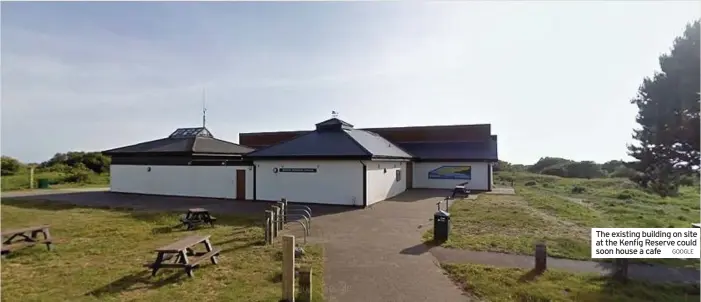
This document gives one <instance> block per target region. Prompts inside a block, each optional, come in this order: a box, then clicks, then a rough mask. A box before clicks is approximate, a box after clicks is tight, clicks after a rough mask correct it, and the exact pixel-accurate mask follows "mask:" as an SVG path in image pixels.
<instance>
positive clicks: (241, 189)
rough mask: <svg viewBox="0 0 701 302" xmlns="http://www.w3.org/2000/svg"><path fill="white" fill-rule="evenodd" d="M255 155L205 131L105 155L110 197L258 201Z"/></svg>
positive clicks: (190, 131) (175, 134)
mask: <svg viewBox="0 0 701 302" xmlns="http://www.w3.org/2000/svg"><path fill="white" fill-rule="evenodd" d="M251 151H253V149H251V148H248V147H244V146H241V145H237V144H234V143H230V142H227V141H223V140H219V139H216V138H214V137H213V136H212V134H211V133H210V132H209V130H207V129H206V128H181V129H177V130H176V131H175V132H173V134H171V135H170V136H168V137H166V138H163V139H158V140H153V141H149V142H144V143H139V144H136V145H130V146H126V147H122V148H116V149H111V150H107V151H103V154H105V155H110V156H111V157H112V164H111V165H110V191H112V192H119V193H138V194H153V195H171V196H193V197H211V198H230V199H241V200H244V199H248V200H250V199H253V198H254V197H253V192H254V189H253V166H252V164H251V162H250V161H245V160H243V155H244V154H246V153H248V152H251Z"/></svg>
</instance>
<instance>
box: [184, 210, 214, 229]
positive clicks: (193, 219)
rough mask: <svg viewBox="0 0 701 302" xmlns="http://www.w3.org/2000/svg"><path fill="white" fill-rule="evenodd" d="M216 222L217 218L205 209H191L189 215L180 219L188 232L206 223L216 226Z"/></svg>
mask: <svg viewBox="0 0 701 302" xmlns="http://www.w3.org/2000/svg"><path fill="white" fill-rule="evenodd" d="M215 221H217V218H216V217H214V216H212V215H210V214H209V211H208V210H207V209H203V208H194V209H189V210H188V211H187V214H185V216H183V217H181V218H180V222H182V224H183V225H184V226H185V227H187V229H188V230H192V229H194V228H195V227H196V226H198V225H200V224H204V223H208V224H209V225H210V226H214V222H215Z"/></svg>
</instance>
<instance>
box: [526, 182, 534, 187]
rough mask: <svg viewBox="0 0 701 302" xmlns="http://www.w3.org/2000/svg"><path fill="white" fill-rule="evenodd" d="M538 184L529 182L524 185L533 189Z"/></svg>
mask: <svg viewBox="0 0 701 302" xmlns="http://www.w3.org/2000/svg"><path fill="white" fill-rule="evenodd" d="M536 184H537V183H536V182H535V181H529V182H526V183H525V184H524V186H527V187H531V186H535V185H536Z"/></svg>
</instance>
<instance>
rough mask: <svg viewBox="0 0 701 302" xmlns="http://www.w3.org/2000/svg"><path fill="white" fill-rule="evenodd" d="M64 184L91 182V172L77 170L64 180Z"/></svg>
mask: <svg viewBox="0 0 701 302" xmlns="http://www.w3.org/2000/svg"><path fill="white" fill-rule="evenodd" d="M63 181H64V182H74V183H85V182H88V181H90V172H88V171H85V170H76V171H73V172H72V173H70V174H68V175H67V176H66V177H64V178H63Z"/></svg>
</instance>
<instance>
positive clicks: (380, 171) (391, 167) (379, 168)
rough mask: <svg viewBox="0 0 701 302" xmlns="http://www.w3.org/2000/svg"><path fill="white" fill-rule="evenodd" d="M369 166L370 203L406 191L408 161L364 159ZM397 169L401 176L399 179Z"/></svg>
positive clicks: (368, 187) (368, 189) (368, 186)
mask: <svg viewBox="0 0 701 302" xmlns="http://www.w3.org/2000/svg"><path fill="white" fill-rule="evenodd" d="M364 163H365V165H366V166H367V173H368V176H367V194H368V197H367V198H368V199H367V200H368V205H371V204H373V203H376V202H378V201H382V200H385V199H388V198H391V197H394V196H396V195H398V194H399V193H402V192H404V191H406V162H398V161H394V162H392V161H364ZM397 171H400V173H401V177H400V180H399V181H397V178H396V177H397V174H396V173H397Z"/></svg>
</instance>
